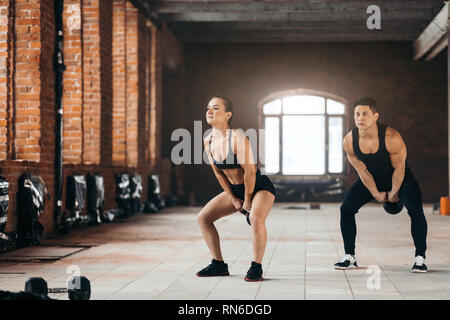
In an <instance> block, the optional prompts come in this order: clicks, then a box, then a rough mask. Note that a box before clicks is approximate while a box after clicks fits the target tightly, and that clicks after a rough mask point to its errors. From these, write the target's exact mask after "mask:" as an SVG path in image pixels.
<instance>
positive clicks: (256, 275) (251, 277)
mask: <svg viewBox="0 0 450 320" xmlns="http://www.w3.org/2000/svg"><path fill="white" fill-rule="evenodd" d="M262 274H263V269H262V265H261V264H260V263H256V262H254V261H252V265H251V266H250V269H248V272H247V275H246V276H245V281H250V282H255V281H263V277H262Z"/></svg>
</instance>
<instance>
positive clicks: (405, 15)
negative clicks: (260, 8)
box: [158, 10, 434, 24]
mask: <svg viewBox="0 0 450 320" xmlns="http://www.w3.org/2000/svg"><path fill="white" fill-rule="evenodd" d="M158 17H159V18H160V19H161V20H163V21H178V22H200V21H204V22H218V21H235V22H238V21H241V22H243V21H334V22H336V23H341V22H343V21H346V20H347V21H348V20H353V21H360V22H361V23H364V24H365V23H366V19H367V18H368V14H367V13H366V12H365V11H355V12H351V11H346V12H340V13H334V12H320V11H317V12H272V13H265V12H251V13H239V12H238V13H229V12H226V13H225V12H224V13H217V12H189V13H161V14H158ZM433 17H434V15H433V13H432V12H430V11H413V10H403V11H388V12H383V14H382V19H387V20H394V19H398V20H402V19H429V20H431V19H433ZM382 21H383V20H382Z"/></svg>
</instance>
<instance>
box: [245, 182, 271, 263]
mask: <svg viewBox="0 0 450 320" xmlns="http://www.w3.org/2000/svg"><path fill="white" fill-rule="evenodd" d="M274 200H275V196H274V195H273V194H272V193H271V192H269V191H267V190H261V191H258V192H257V193H256V194H255V196H254V197H253V200H252V209H251V213H250V223H251V225H252V231H253V255H254V261H255V262H256V263H262V259H263V256H264V251H265V250H266V243H267V231H266V218H267V215H268V214H269V212H270V210H271V209H272V206H273V202H274Z"/></svg>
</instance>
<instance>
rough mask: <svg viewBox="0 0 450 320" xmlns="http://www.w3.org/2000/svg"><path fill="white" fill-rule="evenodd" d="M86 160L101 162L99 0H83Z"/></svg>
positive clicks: (84, 134) (84, 148) (84, 157)
mask: <svg viewBox="0 0 450 320" xmlns="http://www.w3.org/2000/svg"><path fill="white" fill-rule="evenodd" d="M82 17H83V19H82V21H83V84H84V86H83V92H84V94H83V97H84V99H83V138H84V139H83V162H84V163H86V164H98V163H99V162H100V150H101V148H100V124H101V103H102V101H101V98H102V97H101V92H100V85H101V83H100V78H101V74H100V72H101V69H100V63H101V54H100V5H99V0H83V3H82Z"/></svg>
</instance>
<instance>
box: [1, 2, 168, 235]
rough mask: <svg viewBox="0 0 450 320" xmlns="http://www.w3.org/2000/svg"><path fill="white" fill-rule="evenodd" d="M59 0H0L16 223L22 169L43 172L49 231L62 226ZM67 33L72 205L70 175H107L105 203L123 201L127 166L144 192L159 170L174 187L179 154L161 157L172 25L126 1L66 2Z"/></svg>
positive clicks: (67, 164)
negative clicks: (57, 161) (56, 218)
mask: <svg viewBox="0 0 450 320" xmlns="http://www.w3.org/2000/svg"><path fill="white" fill-rule="evenodd" d="M53 3H54V1H53V0H41V1H38V0H28V1H20V2H19V1H12V0H11V1H6V0H0V97H1V98H2V99H1V101H0V133H1V137H0V175H2V176H4V177H6V178H7V179H8V181H9V182H10V207H9V211H8V224H7V231H11V230H15V228H16V223H17V219H16V213H15V211H16V207H17V206H16V201H15V197H16V192H17V181H18V178H19V176H20V174H22V173H23V172H28V173H31V174H35V175H40V176H42V177H43V178H44V182H45V183H46V185H47V188H48V191H49V195H50V199H49V200H48V201H47V203H46V207H45V211H44V213H43V215H42V216H41V217H40V218H39V219H40V221H41V223H42V224H43V225H44V227H45V232H46V234H48V233H52V232H53V231H54V222H53V214H54V212H53V211H54V205H53V202H54V183H55V182H54V157H55V133H54V130H55V129H54V128H55V97H54V96H55V92H54V84H55V79H54V78H55V74H54V71H53V53H54V42H55V30H54V28H55V27H54V8H53ZM12 4H14V5H12ZM113 19H114V20H113ZM118 21H120V22H118ZM64 32H65V34H64V36H65V38H64V57H65V64H66V66H67V70H66V72H65V74H64V80H63V84H64V94H63V104H64V110H63V111H64V114H63V125H64V130H63V132H64V137H63V156H64V179H63V208H65V203H64V202H65V199H66V179H67V176H68V175H71V174H83V175H85V174H87V173H99V174H101V175H103V176H104V179H105V200H106V209H111V208H114V207H116V203H115V182H114V176H115V174H116V173H119V172H123V173H129V174H133V173H139V174H141V175H142V177H143V182H144V198H143V200H146V199H147V194H146V192H147V185H148V180H147V177H148V175H149V174H151V173H159V174H161V179H160V181H161V184H162V191H163V196H166V195H168V194H169V193H170V192H171V188H170V160H169V159H165V160H162V159H161V143H162V140H161V134H160V133H161V130H162V129H161V128H162V115H161V112H162V97H161V93H162V64H161V61H162V58H161V57H162V56H163V50H164V48H163V45H162V43H163V41H164V38H165V37H166V36H167V35H169V34H170V33H169V31H168V30H167V28H166V27H165V26H163V28H162V29H157V28H155V27H154V26H152V25H151V24H150V23H149V22H148V21H147V19H146V18H145V16H143V15H142V14H141V13H138V11H137V10H136V9H135V8H134V7H132V6H131V5H130V4H129V3H128V4H127V3H126V2H125V1H123V0H122V1H119V0H115V1H114V2H109V1H100V0H65V7H64ZM125 32H128V35H127V37H125V36H126V33H125ZM120 37H122V38H120ZM14 38H15V39H17V42H16V43H14V42H13V41H12V39H14ZM121 39H122V41H121ZM119 89H123V90H119ZM121 139H122V140H121ZM124 142H126V143H124ZM125 155H126V157H124V156H125ZM161 160H162V161H161ZM125 161H126V162H125ZM162 170H164V172H162Z"/></svg>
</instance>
